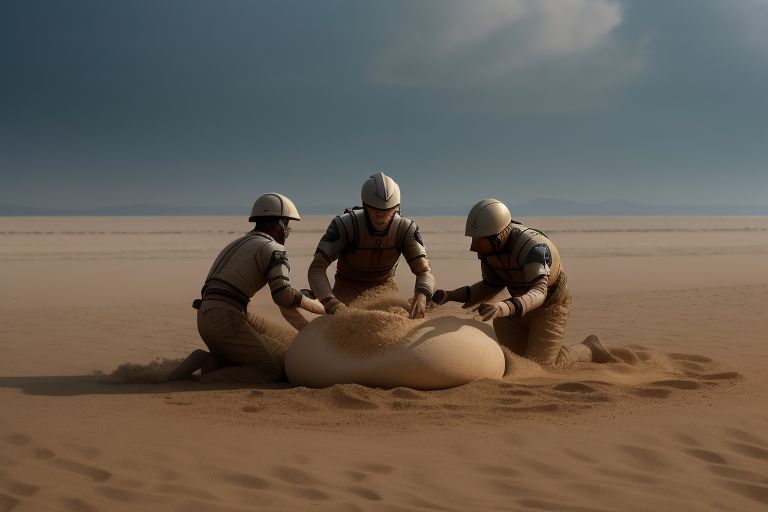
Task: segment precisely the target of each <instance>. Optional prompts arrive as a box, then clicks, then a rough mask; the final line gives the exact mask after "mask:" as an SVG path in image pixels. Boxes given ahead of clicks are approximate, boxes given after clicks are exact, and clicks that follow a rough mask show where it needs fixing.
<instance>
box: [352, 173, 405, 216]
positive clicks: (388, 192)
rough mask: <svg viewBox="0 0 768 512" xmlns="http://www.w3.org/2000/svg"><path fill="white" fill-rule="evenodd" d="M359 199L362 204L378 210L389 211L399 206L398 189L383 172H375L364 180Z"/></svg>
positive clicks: (393, 181)
mask: <svg viewBox="0 0 768 512" xmlns="http://www.w3.org/2000/svg"><path fill="white" fill-rule="evenodd" d="M360 197H361V198H362V199H363V204H367V205H368V206H373V207H374V208H378V209H379V210H389V209H390V208H394V207H396V206H398V205H399V204H400V187H398V186H397V183H395V180H393V179H392V178H390V177H389V176H387V175H386V174H384V173H383V172H377V173H376V174H374V175H373V176H371V177H370V178H368V179H367V180H365V183H363V190H362V191H361V192H360Z"/></svg>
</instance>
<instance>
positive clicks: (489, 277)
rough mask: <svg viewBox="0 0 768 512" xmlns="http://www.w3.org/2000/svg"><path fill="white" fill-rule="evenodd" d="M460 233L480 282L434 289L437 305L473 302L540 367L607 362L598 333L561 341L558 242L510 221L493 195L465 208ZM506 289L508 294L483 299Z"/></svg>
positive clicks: (565, 313)
mask: <svg viewBox="0 0 768 512" xmlns="http://www.w3.org/2000/svg"><path fill="white" fill-rule="evenodd" d="M465 235H466V236H469V237H472V245H471V246H470V251H473V252H476V253H477V255H478V258H479V259H480V268H481V271H482V281H479V282H477V283H475V284H473V285H471V286H464V287H462V288H457V289H456V290H451V291H446V290H437V291H435V293H434V295H433V297H432V300H433V301H434V302H435V303H436V304H445V303H446V302H447V301H449V300H450V301H455V302H462V303H464V306H463V307H465V308H469V307H473V306H477V308H476V309H477V312H478V314H479V316H480V317H481V318H482V320H483V321H485V322H487V321H489V320H493V328H494V330H495V331H496V337H497V339H498V340H499V343H501V344H502V345H503V346H506V347H507V348H509V349H510V350H511V351H512V352H514V353H516V354H518V355H521V356H524V357H527V358H529V359H532V360H534V361H536V362H538V363H539V364H541V365H542V366H552V367H558V368H567V367H569V366H571V365H572V364H573V363H576V362H590V361H591V362H596V363H606V362H611V361H614V360H615V359H614V357H613V356H612V355H611V353H610V352H609V351H608V349H606V348H605V346H603V344H602V343H601V342H600V340H599V339H598V337H597V336H594V335H590V336H588V337H587V338H586V339H585V340H584V341H583V342H582V343H578V344H575V345H564V344H563V341H564V339H565V325H566V323H567V322H568V317H569V316H570V313H571V293H570V292H569V290H568V286H567V283H566V281H567V279H566V275H565V271H564V270H563V267H562V263H561V261H560V254H559V253H558V251H557V247H555V244H553V243H552V241H551V240H550V239H549V238H547V236H546V235H545V234H544V233H542V232H541V231H538V230H536V229H533V228H528V227H526V226H523V225H522V224H520V223H519V222H515V221H513V220H512V216H511V214H510V213H509V209H507V207H506V206H505V205H504V204H503V203H501V202H500V201H497V200H496V199H484V200H482V201H480V202H479V203H477V204H476V205H475V206H474V207H472V210H471V211H470V212H469V216H468V218H467V225H466V231H465ZM505 288H506V289H507V291H508V292H509V294H510V295H511V297H510V298H509V299H507V300H504V301H500V302H493V303H488V302H487V301H489V300H491V299H492V298H493V297H494V296H496V295H497V294H499V293H500V292H501V291H503V290H504V289H505Z"/></svg>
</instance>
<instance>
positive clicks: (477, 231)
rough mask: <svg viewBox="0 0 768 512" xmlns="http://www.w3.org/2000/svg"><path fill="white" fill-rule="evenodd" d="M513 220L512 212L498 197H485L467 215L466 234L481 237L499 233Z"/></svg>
mask: <svg viewBox="0 0 768 512" xmlns="http://www.w3.org/2000/svg"><path fill="white" fill-rule="evenodd" d="M510 222H512V214H511V213H509V209H508V208H507V207H506V206H504V203H502V202H501V201H499V200H498V199H483V200H482V201H480V202H479V203H477V204H475V206H473V207H472V209H471V210H470V211H469V215H468V216H467V229H466V230H465V231H464V234H465V235H466V236H471V237H472V238H480V237H485V236H492V235H498V234H499V233H501V232H502V231H504V228H506V227H507V226H509V223H510Z"/></svg>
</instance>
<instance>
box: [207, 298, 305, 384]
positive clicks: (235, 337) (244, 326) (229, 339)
mask: <svg viewBox="0 0 768 512" xmlns="http://www.w3.org/2000/svg"><path fill="white" fill-rule="evenodd" d="M267 324H268V322H267V321H266V320H264V319H263V318H260V317H257V316H255V315H253V314H251V313H244V312H242V311H239V310H238V309H237V308H235V307H234V306H231V305H229V304H226V303H223V302H218V301H213V300H208V301H203V305H202V306H201V307H200V310H199V311H198V312H197V330H198V332H199V333H200V337H201V338H202V339H203V341H204V342H205V344H206V345H207V346H208V349H209V350H210V351H211V354H212V355H213V356H214V357H215V358H216V359H217V360H218V361H217V362H218V363H219V365H220V366H221V367H222V369H221V370H217V371H215V372H211V373H208V374H206V376H205V377H206V380H209V381H228V382H248V383H254V384H263V383H268V382H279V381H283V380H285V352H286V350H288V346H289V344H290V340H288V339H285V336H280V335H279V333H274V332H271V333H270V334H273V335H272V336H270V335H268V334H266V332H267V331H270V329H269V328H268V326H267ZM271 331H274V329H272V330H271Z"/></svg>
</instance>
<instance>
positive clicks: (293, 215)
mask: <svg viewBox="0 0 768 512" xmlns="http://www.w3.org/2000/svg"><path fill="white" fill-rule="evenodd" d="M259 217H283V218H286V219H291V220H301V217H300V216H299V210H297V209H296V205H294V204H293V201H291V200H290V199H288V198H287V197H285V196H284V195H283V194H277V193H275V192H270V193H269V194H264V195H263V196H261V197H260V198H258V199H257V200H256V202H255V203H253V208H251V216H250V217H249V218H248V221H249V222H255V221H256V219H257V218H259Z"/></svg>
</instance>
